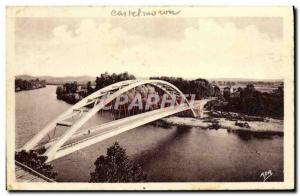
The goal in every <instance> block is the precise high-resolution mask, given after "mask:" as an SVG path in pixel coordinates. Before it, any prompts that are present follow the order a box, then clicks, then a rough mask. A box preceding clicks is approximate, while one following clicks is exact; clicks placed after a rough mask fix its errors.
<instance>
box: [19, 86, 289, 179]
mask: <svg viewBox="0 0 300 196" xmlns="http://www.w3.org/2000/svg"><path fill="white" fill-rule="evenodd" d="M55 90H56V86H47V87H46V88H42V89H37V90H31V91H22V92H18V93H16V146H17V147H21V146H22V145H23V144H25V143H26V142H27V141H28V140H29V139H30V138H31V137H33V136H34V135H35V134H36V133H37V132H38V131H39V130H40V129H42V128H43V127H44V126H45V125H46V124H47V123H48V122H49V121H51V120H53V119H54V118H55V117H56V116H57V115H59V114H61V113H62V112H63V111H65V110H66V109H67V108H68V107H70V105H69V104H67V103H65V102H64V101H60V100H57V99H56V94H55ZM109 120H110V116H109V115H100V114H96V116H95V117H93V118H92V119H91V120H90V121H89V122H87V125H86V126H89V125H94V124H100V123H101V122H106V121H109ZM115 141H118V142H119V144H120V145H121V146H122V147H124V148H125V149H126V151H127V154H128V155H129V157H130V158H131V159H132V160H135V161H139V162H140V163H141V165H142V167H143V169H144V171H145V172H146V173H147V176H148V181H151V182H187V181H190V182H191V181H194V182H195V181H199V182H240V181H262V180H263V179H262V177H260V174H261V173H262V172H264V171H268V170H271V171H272V174H273V175H272V176H271V177H270V178H269V179H268V180H269V181H283V136H278V135H272V136H270V135H257V134H255V135H253V134H249V133H245V134H241V133H239V134H237V133H234V132H229V131H227V130H203V129H200V128H186V127H180V126H178V127H177V126H171V127H168V128H163V127H159V126H154V125H145V126H142V127H138V128H135V129H132V130H130V131H127V132H125V133H122V134H120V135H118V136H115V137H113V138H110V139H107V140H105V141H103V142H100V143H98V144H94V145H92V146H90V147H87V148H85V149H82V150H79V151H77V152H74V153H72V154H70V155H68V156H65V157H63V158H60V159H57V160H55V161H53V162H52V164H53V166H54V169H55V170H56V171H57V172H58V176H57V181H61V182H86V181H89V178H90V173H91V172H92V171H93V170H94V162H95V160H96V159H97V157H99V156H100V155H104V154H106V149H107V148H108V147H109V146H111V145H112V144H113V143H114V142H115Z"/></svg>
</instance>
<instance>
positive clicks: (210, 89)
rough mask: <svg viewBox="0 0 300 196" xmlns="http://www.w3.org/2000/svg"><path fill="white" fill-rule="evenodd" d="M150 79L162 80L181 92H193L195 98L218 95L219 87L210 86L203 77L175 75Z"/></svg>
mask: <svg viewBox="0 0 300 196" xmlns="http://www.w3.org/2000/svg"><path fill="white" fill-rule="evenodd" d="M150 79H157V80H164V81H167V82H169V83H171V84H173V85H174V86H176V87H177V88H178V89H179V90H180V91H181V92H183V94H195V95H196V99H202V98H205V97H211V96H220V94H221V93H220V89H219V87H217V86H212V85H211V84H210V83H209V82H208V81H207V80H205V79H201V78H199V79H196V80H184V79H182V78H175V77H165V76H162V77H151V78H150Z"/></svg>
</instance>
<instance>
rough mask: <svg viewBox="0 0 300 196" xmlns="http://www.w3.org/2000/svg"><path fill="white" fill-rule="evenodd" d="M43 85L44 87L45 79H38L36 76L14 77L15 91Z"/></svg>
mask: <svg viewBox="0 0 300 196" xmlns="http://www.w3.org/2000/svg"><path fill="white" fill-rule="evenodd" d="M43 87H46V81H45V80H39V79H38V78H37V79H35V80H23V79H15V92H18V91H24V90H32V89H37V88H43Z"/></svg>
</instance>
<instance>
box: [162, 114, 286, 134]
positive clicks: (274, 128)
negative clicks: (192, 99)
mask: <svg viewBox="0 0 300 196" xmlns="http://www.w3.org/2000/svg"><path fill="white" fill-rule="evenodd" d="M161 120H162V121H163V122H164V123H167V124H169V125H180V126H189V127H199V128H203V129H214V128H213V125H214V124H215V123H216V122H217V124H218V128H223V129H227V130H231V131H245V132H255V133H270V134H271V133H279V134H283V120H276V119H271V120H269V121H268V122H261V121H238V122H242V123H247V124H248V125H249V127H241V126H237V125H235V121H230V120H226V119H225V118H209V119H208V118H203V119H195V118H190V117H176V116H170V117H166V118H163V119H161Z"/></svg>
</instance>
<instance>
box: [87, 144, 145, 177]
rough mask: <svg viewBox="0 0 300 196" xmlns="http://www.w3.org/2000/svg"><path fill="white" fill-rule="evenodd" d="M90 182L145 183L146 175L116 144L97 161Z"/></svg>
mask: <svg viewBox="0 0 300 196" xmlns="http://www.w3.org/2000/svg"><path fill="white" fill-rule="evenodd" d="M94 164H95V167H96V168H95V171H94V172H92V173H91V179H90V182H144V181H146V178H147V177H146V174H145V173H144V172H143V170H142V168H141V166H140V165H139V164H137V163H134V162H132V161H130V160H129V158H128V156H127V155H126V150H125V149H124V148H122V147H120V145H119V144H118V143H117V142H116V143H114V144H113V145H112V146H111V147H109V148H108V149H107V153H106V156H103V155H101V156H100V157H99V158H97V160H96V161H95V163H94Z"/></svg>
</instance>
